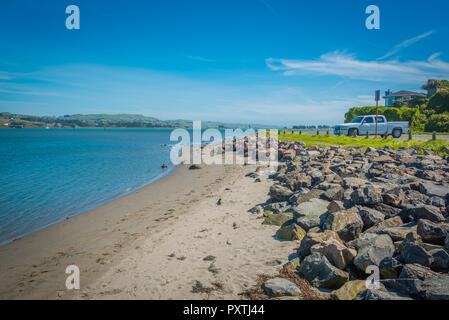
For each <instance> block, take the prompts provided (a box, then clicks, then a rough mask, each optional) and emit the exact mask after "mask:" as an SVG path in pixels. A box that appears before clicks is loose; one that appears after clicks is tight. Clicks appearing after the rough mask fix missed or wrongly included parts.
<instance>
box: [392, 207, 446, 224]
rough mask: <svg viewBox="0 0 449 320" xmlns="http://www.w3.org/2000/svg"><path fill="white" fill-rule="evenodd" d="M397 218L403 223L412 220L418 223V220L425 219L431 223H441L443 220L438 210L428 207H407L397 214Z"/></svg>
mask: <svg viewBox="0 0 449 320" xmlns="http://www.w3.org/2000/svg"><path fill="white" fill-rule="evenodd" d="M399 216H400V217H401V218H402V220H403V221H404V222H410V221H412V220H415V221H418V220H419V219H426V220H430V221H432V222H442V221H444V220H445V219H444V216H443V215H442V214H441V211H440V209H438V208H437V207H434V206H429V205H422V206H419V207H414V206H409V207H407V208H405V209H404V210H402V211H401V212H400V213H399Z"/></svg>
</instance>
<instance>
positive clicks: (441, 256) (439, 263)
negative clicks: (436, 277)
mask: <svg viewBox="0 0 449 320" xmlns="http://www.w3.org/2000/svg"><path fill="white" fill-rule="evenodd" d="M429 253H430V254H431V255H432V258H433V262H432V264H431V265H430V268H431V269H432V270H435V271H438V272H444V273H447V272H448V271H449V254H448V253H447V251H446V250H444V249H434V250H431V251H429Z"/></svg>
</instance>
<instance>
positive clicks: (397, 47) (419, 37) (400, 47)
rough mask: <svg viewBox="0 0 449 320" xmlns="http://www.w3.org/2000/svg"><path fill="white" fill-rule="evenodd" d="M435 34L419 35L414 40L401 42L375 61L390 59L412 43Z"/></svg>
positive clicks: (433, 31)
mask: <svg viewBox="0 0 449 320" xmlns="http://www.w3.org/2000/svg"><path fill="white" fill-rule="evenodd" d="M435 32H436V30H432V31H429V32H426V33H423V34H420V35H419V36H416V37H414V38H411V39H408V40H405V41H402V42H401V43H399V44H397V45H396V46H395V47H394V48H393V50H391V51H390V52H388V53H387V54H385V55H384V56H382V57H380V58H377V60H384V59H386V58H388V57H391V56H392V55H394V54H396V53H398V52H399V50H401V49H404V48H407V47H409V46H411V45H412V44H414V43H417V42H418V41H420V40H422V39H425V38H427V37H428V36H430V35H432V34H434V33H435Z"/></svg>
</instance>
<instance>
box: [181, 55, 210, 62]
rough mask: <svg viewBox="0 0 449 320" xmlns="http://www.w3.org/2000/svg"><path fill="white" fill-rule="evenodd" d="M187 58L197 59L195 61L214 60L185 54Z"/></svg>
mask: <svg viewBox="0 0 449 320" xmlns="http://www.w3.org/2000/svg"><path fill="white" fill-rule="evenodd" d="M187 58H188V59H190V60H197V61H204V62H214V61H215V60H213V59H208V58H204V57H201V56H187Z"/></svg>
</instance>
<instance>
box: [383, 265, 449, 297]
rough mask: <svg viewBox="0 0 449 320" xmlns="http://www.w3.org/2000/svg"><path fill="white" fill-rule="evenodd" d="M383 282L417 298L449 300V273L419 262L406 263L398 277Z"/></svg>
mask: <svg viewBox="0 0 449 320" xmlns="http://www.w3.org/2000/svg"><path fill="white" fill-rule="evenodd" d="M383 283H384V284H385V286H387V287H388V288H391V289H394V290H397V291H400V292H402V293H404V294H407V295H409V296H411V297H412V298H415V299H428V300H449V275H447V274H441V273H437V272H434V271H432V270H430V269H429V268H427V267H424V266H421V265H419V264H407V265H405V266H404V268H403V269H402V272H401V274H400V275H399V278H398V279H394V280H386V281H384V282H383Z"/></svg>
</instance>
